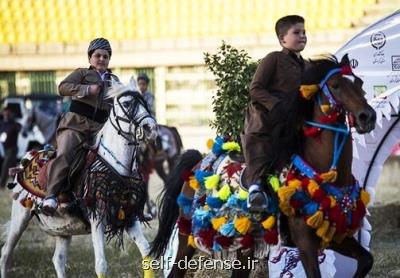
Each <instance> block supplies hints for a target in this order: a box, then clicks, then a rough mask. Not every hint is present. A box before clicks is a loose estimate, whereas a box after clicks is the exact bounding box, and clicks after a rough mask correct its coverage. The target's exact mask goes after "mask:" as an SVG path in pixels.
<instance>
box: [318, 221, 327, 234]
mask: <svg viewBox="0 0 400 278" xmlns="http://www.w3.org/2000/svg"><path fill="white" fill-rule="evenodd" d="M328 229H329V221H328V220H324V221H323V222H322V225H321V227H319V228H318V229H317V231H316V234H317V236H319V237H320V238H323V237H324V236H325V235H326V233H327V232H328Z"/></svg>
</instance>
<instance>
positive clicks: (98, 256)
mask: <svg viewBox="0 0 400 278" xmlns="http://www.w3.org/2000/svg"><path fill="white" fill-rule="evenodd" d="M90 225H91V231H92V241H93V249H94V259H95V269H96V274H97V277H98V278H104V277H106V274H107V262H106V257H105V253H104V246H105V242H104V226H103V224H102V223H99V220H95V219H93V218H92V219H91V220H90Z"/></svg>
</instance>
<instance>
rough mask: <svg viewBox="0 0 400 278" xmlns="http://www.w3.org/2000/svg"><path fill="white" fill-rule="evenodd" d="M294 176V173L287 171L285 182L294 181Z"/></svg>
mask: <svg viewBox="0 0 400 278" xmlns="http://www.w3.org/2000/svg"><path fill="white" fill-rule="evenodd" d="M295 177H296V176H295V175H294V171H289V173H288V174H287V176H286V182H288V181H290V180H292V179H294V178H295Z"/></svg>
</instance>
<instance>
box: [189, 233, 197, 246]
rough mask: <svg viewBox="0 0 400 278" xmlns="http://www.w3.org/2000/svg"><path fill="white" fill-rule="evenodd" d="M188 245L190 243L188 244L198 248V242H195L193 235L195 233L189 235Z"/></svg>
mask: <svg viewBox="0 0 400 278" xmlns="http://www.w3.org/2000/svg"><path fill="white" fill-rule="evenodd" d="M187 245H188V246H192V247H193V248H195V249H196V243H195V242H194V237H193V235H189V236H188V242H187Z"/></svg>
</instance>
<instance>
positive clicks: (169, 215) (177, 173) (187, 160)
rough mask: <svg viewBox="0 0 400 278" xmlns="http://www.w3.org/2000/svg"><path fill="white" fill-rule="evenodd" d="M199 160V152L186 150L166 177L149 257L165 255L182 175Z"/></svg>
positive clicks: (176, 211) (174, 221)
mask: <svg viewBox="0 0 400 278" xmlns="http://www.w3.org/2000/svg"><path fill="white" fill-rule="evenodd" d="M201 159H202V156H201V154H200V152H199V151H197V150H187V151H186V152H185V153H183V154H182V155H181V156H180V158H179V160H178V163H177V165H176V166H175V168H174V169H173V171H172V172H171V174H170V175H169V176H168V178H167V181H166V183H165V187H164V189H163V192H162V193H161V200H160V210H159V213H158V220H159V225H158V232H157V235H156V237H155V238H154V241H153V242H152V244H151V250H150V256H154V257H155V258H159V257H160V256H161V255H162V254H164V253H165V250H166V248H167V245H168V242H169V239H170V237H171V234H172V231H173V229H174V225H175V223H176V220H177V219H178V215H179V207H178V204H177V202H176V200H177V198H178V195H179V194H180V192H181V190H182V186H183V183H184V181H183V179H182V173H183V172H184V171H190V170H192V169H193V167H194V166H196V164H197V163H198V162H199V161H201Z"/></svg>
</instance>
